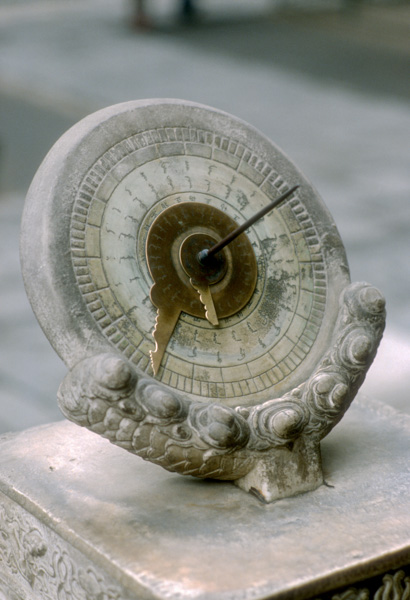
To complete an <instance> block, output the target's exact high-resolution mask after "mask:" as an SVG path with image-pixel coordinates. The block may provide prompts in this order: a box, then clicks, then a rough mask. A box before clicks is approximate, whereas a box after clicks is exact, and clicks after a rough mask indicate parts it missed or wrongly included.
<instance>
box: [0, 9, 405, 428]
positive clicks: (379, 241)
mask: <svg viewBox="0 0 410 600" xmlns="http://www.w3.org/2000/svg"><path fill="white" fill-rule="evenodd" d="M148 4H149V12H150V17H151V19H152V22H153V25H154V26H153V27H152V29H150V30H146V31H138V30H135V29H133V28H132V26H131V19H130V14H131V10H130V5H129V4H127V3H126V2H122V1H118V2H114V0H0V251H1V254H0V411H1V412H0V432H6V431H11V430H18V429H24V428H26V427H30V426H34V425H37V424H40V423H46V422H49V421H52V420H56V419H60V418H61V414H60V413H59V410H58V407H57V404H56V399H55V398H56V390H57V388H58V385H59V383H60V381H61V379H62V378H63V376H64V374H65V372H66V369H65V366H64V365H63V364H62V362H61V361H60V359H59V358H58V357H57V356H56V355H55V353H54V351H53V350H52V348H51V347H50V346H49V344H48V342H47V340H46V338H45V337H44V335H43V333H42V331H41V330H40V328H39V326H38V325H37V322H36V320H35V318H34V316H33V314H32V312H31V309H30V306H29V303H28V301H27V299H26V296H25V292H24V288H23V284H22V279H21V275H20V270H19V258H18V235H19V222H20V216H21V211H22V208H23V202H24V196H25V193H26V191H27V188H28V186H29V184H30V181H31V179H32V177H33V175H34V173H35V171H36V169H37V167H38V166H39V164H40V162H41V160H42V158H43V157H44V155H45V154H46V152H47V151H48V149H49V148H50V147H51V145H52V144H53V143H54V142H55V141H56V139H57V138H58V137H59V136H60V135H61V134H62V133H63V132H64V131H65V130H66V129H67V128H68V127H70V126H71V125H72V124H74V123H75V122H76V121H77V120H79V119H80V118H82V117H83V116H85V115H86V114H88V113H89V112H92V111H94V110H97V109H99V108H102V107H103V106H106V105H109V104H114V103H117V102H122V101H126V100H131V99H137V98H149V97H168V98H169V97H173V98H184V99H188V100H193V101H197V102H201V103H203V104H209V105H211V106H215V107H217V108H220V109H223V110H226V111H228V112H231V113H233V114H234V115H236V116H238V117H241V118H243V119H244V120H246V121H248V122H249V123H251V124H253V125H254V126H256V127H257V128H258V129H260V130H261V131H262V132H263V133H264V134H265V135H267V136H268V137H270V138H271V139H272V140H273V141H274V142H275V143H276V144H277V145H279V146H280V147H281V148H282V149H283V150H284V151H285V152H286V153H287V154H288V155H289V156H290V157H291V159H292V160H293V161H294V162H295V163H296V164H297V165H298V166H299V168H300V169H301V170H302V171H303V172H304V173H305V175H307V177H308V178H309V179H310V180H311V181H312V182H313V184H314V185H315V186H316V188H317V189H318V191H319V193H320V194H321V195H322V197H323V198H324V200H325V202H326V204H327V205H328V207H329V209H330V211H331V213H332V215H333V217H334V219H335V221H336V223H337V225H338V227H339V230H340V233H341V236H342V239H343V241H344V243H345V246H346V251H347V255H348V258H349V263H350V268H351V277H352V280H366V281H369V282H370V283H372V284H374V285H376V286H377V287H378V288H379V289H380V290H381V291H382V292H383V293H384V294H385V295H386V298H387V309H388V326H387V329H386V334H385V337H384V340H383V342H382V344H381V347H380V350H379V354H378V356H377V358H376V361H375V363H374V365H373V367H372V369H371V370H370V372H369V375H368V378H367V380H366V382H365V384H364V386H363V388H362V392H361V393H363V394H366V395H368V396H370V397H374V398H376V399H377V400H379V401H382V402H384V403H386V404H388V405H390V406H391V407H394V408H396V409H398V410H399V411H403V412H406V413H410V392H409V389H410V302H409V298H410V266H409V256H410V235H409V233H410V168H409V166H410V165H409V163H410V160H409V159H410V103H409V100H410V77H409V73H410V5H409V4H408V3H407V4H400V3H399V4H396V3H390V4H388V5H381V4H371V5H367V4H362V5H361V6H360V7H359V8H358V9H357V10H350V11H347V10H340V9H338V7H337V2H334V3H333V2H331V0H329V1H328V2H326V3H322V5H323V6H326V7H327V8H326V10H324V9H320V10H315V11H310V12H307V11H305V12H301V11H300V10H291V9H290V8H289V6H288V7H286V3H284V2H282V3H281V4H282V8H281V10H279V9H278V8H277V3H276V4H275V3H274V2H272V1H269V0H255V2H254V3H249V2H245V0H202V1H201V0H199V1H198V5H199V8H200V10H201V15H200V18H199V20H198V22H196V23H192V24H190V25H188V24H181V23H180V22H179V21H178V18H177V15H176V2H173V1H172V0H152V1H150V2H148ZM290 4H291V3H289V5H290ZM318 4H320V3H318Z"/></svg>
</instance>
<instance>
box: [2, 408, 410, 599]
mask: <svg viewBox="0 0 410 600" xmlns="http://www.w3.org/2000/svg"><path fill="white" fill-rule="evenodd" d="M409 438H410V422H409V419H408V417H406V416H405V415H403V414H399V413H397V412H395V411H394V410H393V409H391V408H389V407H385V406H383V405H377V404H376V403H374V402H372V401H365V400H363V399H362V398H360V399H357V400H356V402H355V403H354V404H353V406H352V407H351V409H350V410H349V411H348V413H347V415H346V417H345V418H344V419H343V421H342V423H341V424H340V425H339V427H337V428H336V429H334V430H333V431H332V433H331V434H330V435H329V436H328V437H327V438H326V439H325V440H324V441H323V442H322V457H323V473H324V478H325V482H326V485H321V486H320V487H318V488H317V489H316V490H315V491H312V492H310V493H309V494H303V495H299V496H294V497H291V498H289V497H288V498H284V499H281V500H277V501H276V502H273V503H271V504H264V503H262V502H260V501H259V500H258V498H256V497H254V496H252V495H250V494H244V493H243V492H242V491H241V490H239V489H237V488H236V487H235V486H234V485H232V483H230V482H224V481H210V480H198V479H194V478H188V477H185V478H183V477H180V476H179V475H178V474H173V473H169V472H167V471H165V470H163V469H161V468H160V467H158V466H156V465H154V464H151V463H149V462H145V461H143V460H141V459H139V458H137V457H135V456H133V455H132V454H130V453H126V452H123V451H122V449H121V448H118V447H116V446H114V445H112V444H110V443H109V442H108V441H107V440H105V439H103V438H102V437H101V436H98V435H96V434H94V433H92V432H90V431H87V430H86V429H83V428H80V427H78V426H76V425H75V424H72V423H70V422H68V421H65V422H61V423H55V424H51V425H47V426H43V427H40V428H36V429H32V430H27V431H24V432H21V433H19V434H16V435H9V436H4V437H3V438H1V439H0V599H1V600H4V599H5V598H6V599H7V600H23V599H24V600H56V599H58V600H137V599H138V600H153V599H154V598H155V599H156V600H159V599H163V600H165V598H166V599H167V600H169V599H171V598H175V599H176V598H178V599H179V600H184V599H188V598H189V599H192V598H195V600H238V599H239V598H243V599H244V600H262V598H263V599H267V598H269V599H271V600H274V599H277V600H279V599H283V598H289V599H291V598H297V599H298V600H304V599H319V598H320V599H321V600H342V599H343V600H364V599H366V600H408V598H409V591H410V579H409V577H410V572H409V569H408V568H407V567H406V565H410V542H409V540H410V477H409V471H408V465H409ZM289 451H290V450H289ZM300 451H302V449H300ZM308 452H313V450H308ZM295 456H296V454H295ZM297 466H298V465H297V462H295V464H294V467H295V468H294V471H293V469H291V473H293V475H291V476H292V477H295V476H299V475H300V473H298V468H297ZM276 468H277V469H278V468H279V465H278V464H277V465H276ZM277 473H278V471H276V475H277ZM285 476H290V475H288V474H287V473H286V472H285ZM312 481H314V477H312ZM248 484H249V485H251V484H252V482H251V481H250V480H249V482H248ZM388 571H389V573H388V574H387V572H388ZM369 578H372V579H371V581H370V580H369ZM365 580H369V581H365Z"/></svg>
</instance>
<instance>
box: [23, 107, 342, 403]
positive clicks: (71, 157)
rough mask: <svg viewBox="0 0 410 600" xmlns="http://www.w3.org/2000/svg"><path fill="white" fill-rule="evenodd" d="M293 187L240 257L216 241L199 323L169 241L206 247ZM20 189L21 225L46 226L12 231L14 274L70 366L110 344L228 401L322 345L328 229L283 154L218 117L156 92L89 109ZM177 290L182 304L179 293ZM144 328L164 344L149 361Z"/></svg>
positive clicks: (328, 290)
mask: <svg viewBox="0 0 410 600" xmlns="http://www.w3.org/2000/svg"><path fill="white" fill-rule="evenodd" d="M62 152H64V160H62V158H61V153H62ZM294 185H298V186H299V187H298V189H297V191H295V192H294V193H293V194H292V195H291V196H290V197H288V198H287V199H286V200H285V201H284V202H283V203H282V204H281V205H280V206H278V207H277V208H275V209H273V210H272V211H271V212H270V213H269V214H267V215H265V216H264V217H263V218H261V219H260V220H258V221H257V222H256V223H255V224H254V225H253V226H252V227H251V228H249V229H248V230H247V231H246V233H244V234H242V239H243V241H242V245H243V244H246V245H247V246H248V248H247V249H248V255H247V257H246V256H244V255H243V253H242V254H241V252H240V251H238V250H237V247H238V245H239V246H240V243H238V242H237V241H236V242H235V243H236V247H234V246H233V245H228V246H227V247H226V248H225V249H224V250H223V251H222V252H221V254H223V253H225V255H226V257H227V261H228V263H229V265H228V272H227V273H225V275H224V276H223V277H222V278H221V280H220V281H217V282H216V283H213V284H212V285H210V286H208V291H209V297H210V299H211V300H212V298H215V303H214V304H215V309H216V316H217V323H216V324H212V323H211V322H210V321H209V320H208V319H207V318H205V312H206V309H207V307H206V304H202V303H201V301H200V296H201V294H200V292H199V291H198V290H196V289H195V288H193V287H192V284H191V283H190V277H189V275H188V274H187V273H186V272H185V270H184V268H183V265H182V264H181V259H180V254H179V253H180V250H181V246H182V245H183V244H184V242H185V241H186V238H187V237H189V236H192V235H194V234H203V235H205V236H211V238H212V239H213V240H214V241H215V242H217V241H218V240H220V239H221V238H222V237H223V235H224V234H225V233H226V232H227V231H229V230H230V229H232V228H234V227H235V226H239V225H241V224H243V223H244V222H245V221H246V220H247V219H249V218H250V217H252V215H253V214H255V213H256V212H257V211H258V210H260V209H261V208H263V207H264V206H265V205H266V204H268V203H270V202H271V201H272V200H275V199H276V198H278V197H279V196H280V195H281V194H283V192H286V190H289V188H290V187H291V186H294ZM39 187H41V193H39V192H38V188H39ZM29 196H31V204H29V205H28V208H27V209H26V212H27V213H29V216H27V217H26V220H29V222H30V224H32V222H33V220H35V221H36V222H37V227H36V231H37V232H42V231H44V230H45V229H47V231H48V235H47V236H43V235H39V234H38V233H37V234H36V235H33V236H32V239H30V241H29V243H27V240H26V245H27V247H26V248H25V252H24V255H25V259H24V262H25V265H26V269H30V270H33V269H36V270H37V276H38V278H41V279H42V282H43V285H42V286H41V288H39V286H38V279H37V278H36V282H35V285H36V289H35V290H34V289H33V286H32V284H31V283H29V284H28V288H29V289H28V292H29V295H30V296H35V297H36V298H37V297H41V299H39V300H38V301H36V300H35V304H36V306H37V307H38V308H37V310H36V312H37V315H38V318H39V320H40V322H41V324H42V325H43V327H44V328H45V329H46V330H47V333H48V336H49V339H50V340H51V342H52V344H53V345H54V347H55V349H56V350H57V352H58V353H59V354H60V356H61V357H62V358H63V360H65V361H66V363H67V364H68V365H69V366H72V365H73V363H75V362H76V361H78V360H79V359H81V358H82V357H83V356H84V355H89V354H94V353H95V350H96V347H97V348H99V349H101V348H102V347H104V345H107V346H112V347H114V348H116V349H118V350H119V351H120V352H121V353H123V354H124V356H126V357H127V359H129V360H130V361H131V362H132V363H133V364H135V365H136V366H137V367H138V368H139V369H141V370H142V371H144V372H146V373H147V374H148V375H151V376H153V377H155V379H156V380H158V381H159V382H161V383H163V384H164V385H166V386H168V387H170V388H172V389H173V390H175V391H177V392H180V393H181V394H184V395H187V396H189V397H192V398H195V399H200V400H202V401H214V400H219V401H220V402H222V403H225V404H226V405H230V406H236V405H247V404H255V403H260V402H263V401H266V400H269V399H271V398H274V397H277V396H280V395H281V394H283V393H284V392H286V391H287V390H289V389H292V388H293V387H295V386H296V385H297V384H299V383H300V382H302V381H303V380H304V379H305V378H306V377H307V376H308V375H309V374H310V372H311V371H312V369H313V367H314V366H315V364H316V363H317V362H318V360H319V359H320V358H321V356H322V354H323V348H324V347H326V346H327V345H328V343H329V340H330V336H331V334H332V328H333V326H334V323H335V320H336V317H337V312H338V302H337V299H338V297H339V294H340V291H341V290H342V289H343V288H344V287H345V286H346V284H347V283H348V277H349V276H348V268H347V263H346V258H345V253H344V249H343V245H342V242H341V240H340V238H339V236H338V233H337V230H336V227H335V225H334V223H333V221H332V219H331V217H330V215H329V213H328V211H327V209H326V208H325V206H324V204H323V203H322V201H321V199H320V197H319V196H318V194H317V192H316V191H315V190H314V189H313V188H312V186H311V185H310V184H309V182H308V181H307V180H306V179H305V177H304V176H303V175H302V174H301V173H300V172H299V171H298V170H297V168H296V167H295V166H294V165H293V164H292V163H291V162H290V160H289V159H288V158H287V157H286V156H285V155H284V154H283V152H281V151H280V150H279V149H278V148H277V147H276V146H274V145H273V144H272V143H271V142H270V141H269V140H267V139H266V138H265V137H264V136H263V135H261V134H260V133H259V132H257V131H256V130H255V129H254V128H252V127H251V126H249V125H247V124H246V123H244V122H242V121H240V120H238V119H236V118H234V117H232V116H230V115H228V114H225V113H223V112H220V111H217V110H215V109H211V108H208V107H205V106H201V105H197V104H193V103H189V102H181V101H161V100H159V101H148V102H131V103H126V104H123V105H119V106H117V107H115V108H114V109H112V108H111V109H106V110H103V111H100V112H99V113H96V114H95V115H92V116H91V117H88V118H87V119H85V120H83V121H82V122H81V123H80V124H78V125H76V126H75V127H74V128H73V129H72V130H70V131H69V132H68V133H67V134H66V135H65V136H63V138H62V139H61V140H60V141H59V142H58V144H56V146H55V147H54V148H53V149H52V150H51V152H50V154H49V155H48V157H47V159H46V161H45V164H44V165H43V167H42V169H41V170H40V171H39V173H38V174H37V178H36V180H35V181H34V184H33V186H32V189H31V192H30V194H29ZM38 204H41V210H40V209H39V208H38V207H37V206H36V205H38ZM181 215H182V216H181ZM221 216H222V217H224V216H225V217H226V219H225V221H224V220H223V219H221ZM161 219H162V220H163V224H162V226H161ZM222 221H223V222H222ZM165 222H166V223H167V227H164V226H163V225H164V223H165ZM155 228H157V229H158V228H159V229H162V232H161V233H160V235H163V236H164V237H163V240H162V241H161V240H160V236H159V237H158V233H157V234H155V233H154V231H153V229H155ZM154 235H156V236H157V239H156V241H157V248H156V249H157V250H158V251H159V252H157V255H156V254H155V248H154V246H155V244H154V243H153V236H154ZM150 236H151V237H150ZM150 239H151V242H150V241H149V240H150ZM208 246H209V243H208ZM32 257H36V258H35V259H33V258H32ZM158 260H159V261H160V264H158ZM31 261H34V264H33V265H32V264H28V263H30V262H31ZM155 261H156V266H155V265H154V266H153V263H155ZM150 263H151V264H150ZM248 263H252V264H248ZM40 267H41V268H40ZM158 269H160V271H158ZM161 269H162V272H161ZM153 270H154V271H155V272H156V274H157V277H158V279H157V280H156V281H155V288H156V291H157V292H158V293H159V294H162V296H163V305H162V306H161V307H158V305H156V304H155V303H154V302H153V301H152V297H150V290H151V288H152V286H153V284H154V280H153V274H152V271H153ZM171 271H172V273H171ZM161 273H162V274H164V275H165V279H162V280H161ZM167 275H168V276H169V277H168V278H167V277H166V276H167ZM172 275H175V277H174V279H173V277H172ZM255 277H256V282H255V281H253V283H252V282H251V283H249V282H248V281H247V279H249V278H250V279H252V278H255ZM26 280H27V278H26ZM184 290H185V293H186V295H187V297H188V298H190V299H191V300H190V301H191V302H192V304H193V308H192V307H191V309H189V307H187V305H186V302H185V304H184V302H183V300H182V299H181V298H180V299H179V300H178V296H181V294H182V292H184ZM158 293H157V295H158ZM182 295H183V294H182ZM195 296H196V297H195ZM242 296H243V297H244V302H242V301H241V298H242ZM223 301H225V304H226V303H228V304H229V301H231V303H232V310H228V309H227V308H226V307H225V308H224V307H223V306H222V305H221V303H222V304H223ZM218 312H219V313H220V314H219V316H218ZM52 315H55V318H54V319H53V317H52ZM170 321H173V322H172V326H171V324H170ZM156 323H157V325H156ZM155 328H156V332H157V335H158V336H159V337H160V338H161V339H162V338H163V337H164V334H165V338H166V339H167V340H168V342H167V343H164V342H163V343H162V347H161V349H160V351H161V352H162V357H161V359H160V361H159V364H158V365H157V368H156V369H153V366H152V363H151V360H150V355H152V354H153V352H154V348H155V338H154V337H153V333H154V334H155V331H154V330H155ZM157 362H158V361H157ZM154 370H155V371H156V373H155V374H154Z"/></svg>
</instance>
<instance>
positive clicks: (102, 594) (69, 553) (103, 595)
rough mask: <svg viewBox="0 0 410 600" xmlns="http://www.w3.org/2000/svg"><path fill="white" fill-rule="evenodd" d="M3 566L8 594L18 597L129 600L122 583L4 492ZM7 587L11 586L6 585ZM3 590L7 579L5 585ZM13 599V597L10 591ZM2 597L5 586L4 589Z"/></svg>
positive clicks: (0, 514) (0, 515)
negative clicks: (109, 577)
mask: <svg viewBox="0 0 410 600" xmlns="http://www.w3.org/2000/svg"><path fill="white" fill-rule="evenodd" d="M0 565H1V578H4V580H5V582H4V589H5V593H6V592H7V594H8V593H9V587H8V586H9V585H10V588H12V589H13V594H14V595H15V596H16V600H20V597H19V596H18V595H17V594H18V593H19V592H18V590H21V592H20V593H21V599H23V598H24V599H25V598H30V600H37V599H40V598H41V600H69V599H70V600H124V599H126V598H129V596H128V595H127V596H124V591H123V590H122V588H120V587H117V586H115V585H113V584H112V581H111V580H109V579H108V578H107V575H106V574H105V573H104V572H103V571H102V570H98V569H96V567H95V566H94V565H93V564H92V563H91V562H90V561H89V560H88V559H86V558H85V557H84V556H83V555H82V554H80V553H79V552H78V551H77V550H75V549H74V548H72V547H71V546H69V545H68V544H67V543H66V542H64V541H63V540H62V539H60V538H59V537H58V536H57V535H56V534H55V533H53V532H52V531H51V530H50V529H48V528H47V527H46V526H45V525H43V524H42V523H40V521H38V520H37V519H36V518H34V517H33V516H32V515H30V513H28V512H26V511H25V510H24V509H22V508H21V507H20V506H19V505H18V504H16V503H14V502H11V501H10V500H9V499H8V498H7V497H6V496H3V495H1V504H0ZM6 586H7V588H6ZM0 590H1V584H0ZM6 597H7V600H12V598H13V597H10V596H9V595H7V596H6ZM0 598H1V591H0Z"/></svg>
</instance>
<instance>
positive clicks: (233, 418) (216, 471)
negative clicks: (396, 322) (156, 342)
mask: <svg viewBox="0 0 410 600" xmlns="http://www.w3.org/2000/svg"><path fill="white" fill-rule="evenodd" d="M384 317H385V302H384V299H383V297H382V295H381V294H380V292H379V291H378V290H377V289H375V288H374V287H371V286H370V285H368V284H366V283H354V284H351V285H350V286H349V287H347V288H346V290H345V291H344V293H343V294H342V297H341V299H340V311H339V318H338V321H337V325H336V328H335V332H334V338H333V343H332V345H331V347H330V349H329V350H328V352H327V353H326V354H325V355H324V356H323V359H322V360H321V361H320V363H319V364H318V365H317V368H316V369H315V371H314V372H313V374H312V375H311V377H310V378H309V379H308V380H307V381H306V382H304V383H303V384H301V385H300V386H298V387H297V388H295V389H293V390H291V391H290V392H289V393H287V394H285V395H284V396H283V397H282V398H272V400H270V401H268V402H265V403H263V404H259V405H257V406H251V407H243V406H242V407H238V408H235V409H233V408H229V407H226V406H222V405H221V404H217V403H212V404H204V403H201V402H195V401H189V400H187V399H185V398H183V397H182V396H179V395H178V394H176V393H170V392H169V390H167V389H165V388H163V387H162V386H161V385H160V384H157V383H156V382H155V381H154V380H153V379H151V378H149V379H146V378H144V377H141V378H138V376H137V373H136V370H135V369H134V368H133V366H132V364H130V363H129V362H128V361H127V360H126V359H125V358H123V357H122V356H121V355H119V354H114V353H105V354H99V355H96V356H94V357H92V358H88V359H86V360H84V361H82V362H80V363H79V364H78V365H76V367H75V368H74V369H72V370H71V371H70V372H69V374H68V375H67V376H66V378H65V379H64V381H63V382H62V384H61V386H60V389H59V392H58V399H59V405H60V408H61V410H62V412H63V413H64V415H65V416H66V417H67V418H68V419H70V420H71V421H74V422H75V423H77V424H79V425H82V426H84V427H87V428H88V429H90V430H91V431H94V432H96V433H98V434H100V435H102V436H104V437H106V438H108V439H109V440H110V441H111V442H112V443H114V444H116V445H118V446H120V447H122V448H124V449H126V450H128V451H129V452H132V453H134V454H137V455H138V456H140V457H142V458H144V459H146V460H149V461H151V462H154V463H156V464H159V465H161V466H162V467H164V468H165V469H167V470H169V471H175V472H178V473H181V474H184V475H194V476H196V477H202V478H205V477H212V478H216V479H229V480H239V481H241V478H246V476H249V474H250V473H251V472H252V470H253V469H255V467H256V466H257V464H258V461H259V460H260V458H261V456H263V454H264V453H266V452H270V459H272V453H273V452H274V451H275V449H276V450H279V451H284V452H286V453H287V454H288V455H289V458H290V456H291V455H292V453H302V454H303V455H305V456H306V451H307V449H309V448H316V449H317V448H318V445H319V442H320V440H321V439H322V438H323V437H324V436H325V435H327V434H328V433H329V431H330V430H331V429H332V428H333V427H334V425H336V423H338V421H339V420H340V419H341V418H342V416H343V414H344V413H345V411H346V410H347V408H348V407H349V405H350V403H351V402H352V400H353V398H354V396H355V394H356V392H357V390H358V388H359V387H360V385H361V383H362V382H363V380H364V377H365V375H366V371H367V369H368V367H369V366H370V364H371V362H372V360H373V358H374V356H375V353H376V350H377V346H378V344H379V341H380V338H381V336H382V333H383V329H384ZM308 454H309V452H308ZM273 462H274V460H273ZM275 475H276V477H277V476H278V473H276V474H275ZM307 477H308V476H307ZM283 485H284V486H285V483H284V484H283ZM285 487H286V486H285ZM254 491H256V490H254ZM262 495H263V496H264V494H262ZM269 499H270V498H269V497H268V500H269Z"/></svg>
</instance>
